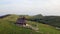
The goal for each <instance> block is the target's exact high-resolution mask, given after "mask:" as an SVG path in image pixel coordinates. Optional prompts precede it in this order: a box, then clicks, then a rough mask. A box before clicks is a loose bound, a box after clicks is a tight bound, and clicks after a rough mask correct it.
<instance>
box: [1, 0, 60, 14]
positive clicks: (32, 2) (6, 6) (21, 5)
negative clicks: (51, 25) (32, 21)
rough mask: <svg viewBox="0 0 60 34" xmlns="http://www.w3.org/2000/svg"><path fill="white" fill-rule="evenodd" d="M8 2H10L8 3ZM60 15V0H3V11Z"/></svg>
mask: <svg viewBox="0 0 60 34" xmlns="http://www.w3.org/2000/svg"><path fill="white" fill-rule="evenodd" d="M6 2H8V3H6ZM2 11H3V12H4V13H15V14H29V15H32V14H33V15H35V14H40V13H41V14H43V15H60V0H2V2H1V3H0V14H1V13H3V12H2Z"/></svg>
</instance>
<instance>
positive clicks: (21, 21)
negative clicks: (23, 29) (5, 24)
mask: <svg viewBox="0 0 60 34" xmlns="http://www.w3.org/2000/svg"><path fill="white" fill-rule="evenodd" d="M16 24H19V25H26V18H25V17H21V18H18V19H17V21H16Z"/></svg>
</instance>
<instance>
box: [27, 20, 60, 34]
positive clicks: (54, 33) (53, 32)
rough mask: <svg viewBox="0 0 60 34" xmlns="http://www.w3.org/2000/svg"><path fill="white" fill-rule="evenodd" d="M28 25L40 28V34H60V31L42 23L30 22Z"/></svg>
mask: <svg viewBox="0 0 60 34" xmlns="http://www.w3.org/2000/svg"><path fill="white" fill-rule="evenodd" d="M28 24H30V25H32V26H33V25H34V24H35V25H37V27H38V28H39V32H40V33H42V34H60V30H57V29H56V28H55V27H53V26H50V25H46V24H41V23H37V22H31V21H28Z"/></svg>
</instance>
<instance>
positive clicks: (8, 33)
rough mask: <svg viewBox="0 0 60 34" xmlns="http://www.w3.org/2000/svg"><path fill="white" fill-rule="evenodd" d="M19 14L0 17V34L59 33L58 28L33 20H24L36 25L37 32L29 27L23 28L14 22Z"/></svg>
mask: <svg viewBox="0 0 60 34" xmlns="http://www.w3.org/2000/svg"><path fill="white" fill-rule="evenodd" d="M18 17H19V16H16V15H11V16H8V17H5V18H2V19H0V34H60V30H57V29H56V28H55V27H53V26H50V25H47V24H42V23H38V22H33V21H28V20H27V21H26V22H27V24H29V25H32V26H33V27H34V25H37V27H38V28H39V30H38V31H39V32H36V31H34V30H32V29H29V28H24V27H20V26H17V25H16V24H14V23H15V22H16V20H17V18H18Z"/></svg>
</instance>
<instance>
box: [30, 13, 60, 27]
mask: <svg viewBox="0 0 60 34" xmlns="http://www.w3.org/2000/svg"><path fill="white" fill-rule="evenodd" d="M29 20H31V21H35V22H40V23H43V24H49V25H52V26H55V27H60V16H43V15H41V14H39V15H35V16H32V18H30V19H29Z"/></svg>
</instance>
